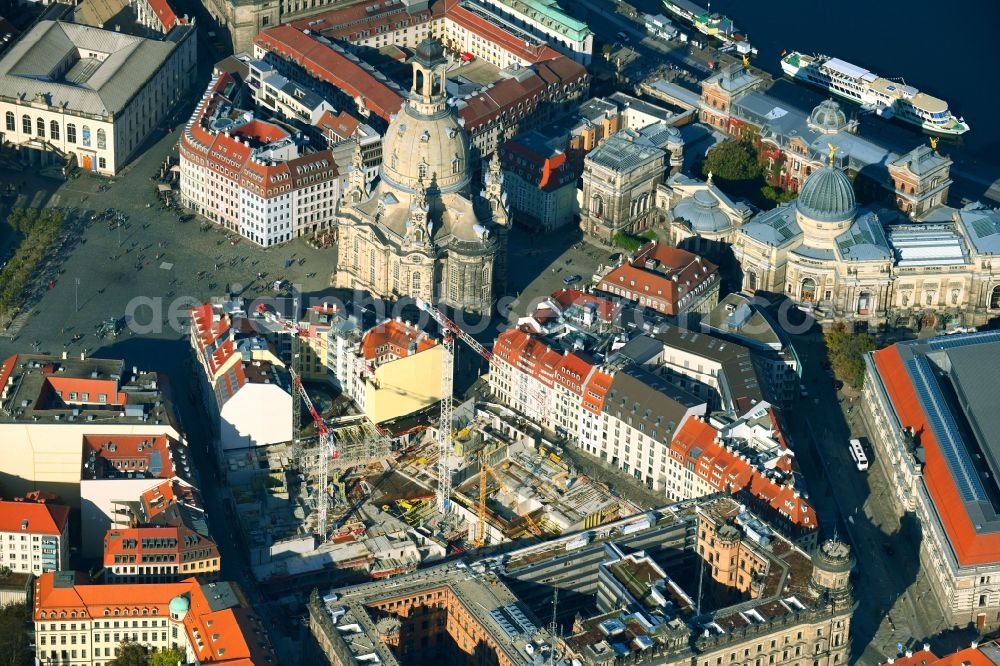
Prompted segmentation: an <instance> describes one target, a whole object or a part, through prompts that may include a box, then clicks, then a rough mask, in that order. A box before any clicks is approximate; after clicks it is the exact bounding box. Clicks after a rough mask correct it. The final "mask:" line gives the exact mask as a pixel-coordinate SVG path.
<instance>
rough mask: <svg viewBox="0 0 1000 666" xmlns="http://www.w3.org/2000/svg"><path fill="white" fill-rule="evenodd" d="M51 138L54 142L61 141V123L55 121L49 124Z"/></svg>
mask: <svg viewBox="0 0 1000 666" xmlns="http://www.w3.org/2000/svg"><path fill="white" fill-rule="evenodd" d="M49 136H50V137H52V140H53V141H58V140H59V122H58V121H56V120H53V121H52V122H50V123H49Z"/></svg>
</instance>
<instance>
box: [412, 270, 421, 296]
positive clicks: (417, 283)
mask: <svg viewBox="0 0 1000 666" xmlns="http://www.w3.org/2000/svg"><path fill="white" fill-rule="evenodd" d="M413 291H414V292H419V291H420V273H419V272H418V271H414V272H413Z"/></svg>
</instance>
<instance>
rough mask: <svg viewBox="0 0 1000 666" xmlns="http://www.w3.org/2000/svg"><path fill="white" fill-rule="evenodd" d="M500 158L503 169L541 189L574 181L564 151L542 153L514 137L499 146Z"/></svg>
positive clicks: (557, 186)
mask: <svg viewBox="0 0 1000 666" xmlns="http://www.w3.org/2000/svg"><path fill="white" fill-rule="evenodd" d="M500 159H501V162H502V164H503V168H504V170H505V171H510V172H513V173H516V174H517V175H519V176H520V177H521V178H523V179H524V180H526V181H528V182H531V183H533V184H534V185H536V186H537V187H538V188H539V189H542V190H546V191H551V190H554V189H557V188H559V187H562V186H563V185H566V184H568V183H571V182H576V174H574V173H573V171H572V169H570V168H569V164H567V162H566V153H564V152H561V151H548V152H546V153H544V154H543V153H541V152H538V150H536V149H535V148H533V147H532V146H530V145H526V144H525V143H523V142H521V141H519V140H518V139H516V138H515V139H511V140H510V141H508V142H507V143H505V144H504V145H503V146H502V147H501V149H500Z"/></svg>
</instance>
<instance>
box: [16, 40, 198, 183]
mask: <svg viewBox="0 0 1000 666" xmlns="http://www.w3.org/2000/svg"><path fill="white" fill-rule="evenodd" d="M194 35H195V32H194V26H193V25H177V26H176V27H174V28H173V29H172V30H171V38H170V39H164V40H162V41H159V40H152V39H143V38H141V37H134V36H132V35H127V34H125V33H121V32H115V31H111V30H101V29H99V28H94V27H90V26H85V25H77V24H74V23H63V22H61V21H40V22H38V23H37V24H35V25H34V26H33V27H32V28H31V30H29V31H28V32H27V33H26V34H25V35H23V36H22V37H21V39H20V40H18V41H17V42H16V43H15V44H14V45H13V46H12V47H11V48H10V49H9V50H8V51H7V52H6V53H5V54H4V55H3V57H2V58H0V116H2V117H3V121H2V122H3V124H2V125H0V141H3V142H4V143H10V144H12V145H14V146H16V147H17V148H18V149H19V150H20V152H21V155H22V157H23V158H24V159H25V160H26V161H28V162H29V163H30V164H32V165H34V166H40V165H44V164H47V163H53V162H60V161H61V162H63V163H65V162H66V161H67V160H69V158H70V157H71V156H72V157H75V160H76V163H77V164H78V165H79V166H80V168H82V169H84V170H86V171H94V172H97V173H101V174H105V175H109V176H110V175H114V174H115V173H117V172H118V171H120V170H121V168H122V167H123V166H124V165H125V164H126V163H127V162H128V161H129V159H131V157H132V156H133V155H135V153H136V152H137V151H138V150H139V148H140V146H141V145H142V143H143V141H144V140H145V139H146V137H148V136H149V135H150V133H151V132H153V131H154V130H155V129H156V128H157V126H159V125H160V124H161V123H162V122H163V120H164V118H166V117H167V115H168V114H169V113H170V110H171V108H172V107H173V104H174V103H175V102H176V101H177V100H179V99H181V98H183V97H184V94H185V93H186V92H187V89H188V87H189V86H190V85H191V83H192V82H193V80H194V73H195V63H196V47H195V45H196V42H195V39H194Z"/></svg>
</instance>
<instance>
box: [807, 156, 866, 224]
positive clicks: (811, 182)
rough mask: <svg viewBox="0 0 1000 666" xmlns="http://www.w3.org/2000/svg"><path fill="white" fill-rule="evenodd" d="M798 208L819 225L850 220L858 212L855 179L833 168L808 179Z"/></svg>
mask: <svg viewBox="0 0 1000 666" xmlns="http://www.w3.org/2000/svg"><path fill="white" fill-rule="evenodd" d="M796 206H797V207H798V209H799V212H800V213H802V215H804V216H805V217H807V218H809V219H810V220H816V221H817V222H841V221H843V220H849V219H852V218H853V217H854V214H855V212H857V209H858V203H857V201H856V200H855V198H854V185H853V184H851V179H850V178H848V177H847V174H845V173H844V172H843V171H841V170H840V169H838V168H836V167H834V166H830V165H829V164H828V165H826V166H824V167H822V168H820V169H817V170H816V171H813V172H812V174H810V175H809V177H808V178H806V182H805V184H804V185H803V186H802V189H801V190H799V199H798V201H797V202H796Z"/></svg>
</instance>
